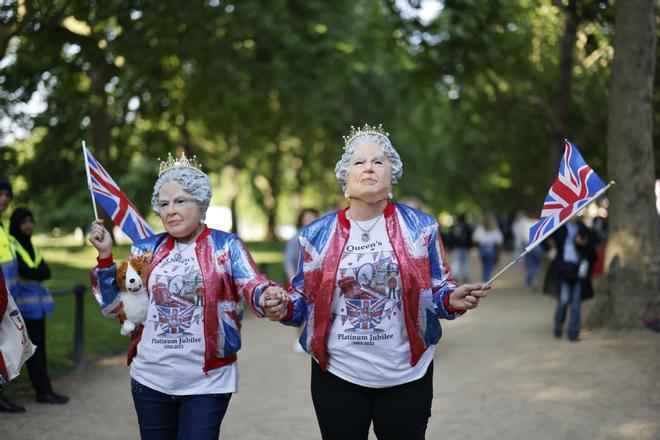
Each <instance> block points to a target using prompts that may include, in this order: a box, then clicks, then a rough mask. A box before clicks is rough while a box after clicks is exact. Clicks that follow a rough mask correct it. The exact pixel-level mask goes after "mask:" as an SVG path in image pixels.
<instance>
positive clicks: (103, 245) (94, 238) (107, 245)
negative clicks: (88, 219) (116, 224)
mask: <svg viewBox="0 0 660 440" xmlns="http://www.w3.org/2000/svg"><path fill="white" fill-rule="evenodd" d="M89 242H90V243H92V246H94V247H95V248H96V250H98V251H99V257H100V258H107V257H109V256H110V254H112V238H111V237H110V233H109V232H108V231H107V230H106V229H105V227H104V226H103V220H102V219H98V220H94V221H93V222H92V232H91V233H90V234H89Z"/></svg>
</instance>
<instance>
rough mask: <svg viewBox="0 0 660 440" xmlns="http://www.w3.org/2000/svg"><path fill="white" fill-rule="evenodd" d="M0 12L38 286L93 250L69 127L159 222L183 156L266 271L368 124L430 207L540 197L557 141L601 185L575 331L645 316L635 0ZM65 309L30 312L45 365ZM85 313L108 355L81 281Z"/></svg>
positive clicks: (349, 0) (524, 204)
mask: <svg viewBox="0 0 660 440" xmlns="http://www.w3.org/2000/svg"><path fill="white" fill-rule="evenodd" d="M0 22H1V23H2V27H1V28H0V29H1V32H0V57H1V59H0V130H1V132H0V141H1V143H0V174H2V175H4V176H6V177H8V178H9V179H10V180H11V181H12V183H13V184H14V192H15V199H14V201H13V202H12V205H11V206H10V210H11V209H12V208H15V207H18V206H21V205H27V206H29V207H30V208H31V209H32V210H33V212H34V213H35V217H36V220H37V224H38V228H39V231H40V232H41V235H40V237H39V239H38V241H37V243H40V244H41V245H42V246H43V247H44V250H45V257H46V259H47V261H48V262H49V264H50V265H51V266H52V268H53V273H54V278H53V280H51V281H50V282H49V284H48V285H49V287H51V288H53V289H60V288H67V287H71V286H72V285H73V284H76V283H86V282H87V280H88V274H87V272H88V269H89V267H90V266H92V265H94V263H95V260H94V257H95V254H94V252H93V251H92V250H91V249H90V247H89V246H88V245H87V244H85V243H84V236H82V235H81V234H78V235H76V234H74V231H75V230H76V229H77V228H81V230H83V231H84V230H85V229H86V228H87V225H88V224H89V223H90V221H91V220H92V218H93V210H92V207H91V200H90V195H89V192H88V190H87V187H86V182H85V171H84V163H83V156H82V150H81V143H82V141H83V140H84V141H86V142H87V145H88V147H89V148H90V150H91V151H92V152H93V154H94V155H95V156H96V158H97V159H98V160H99V161H100V162H101V163H102V164H103V165H104V166H105V167H106V169H107V170H108V171H109V172H110V174H111V175H112V176H113V177H114V178H115V180H116V181H117V182H118V184H119V186H120V187H121V188H122V190H123V191H124V192H125V193H126V194H127V195H128V197H129V198H130V200H131V201H132V202H133V203H134V204H135V205H136V206H137V207H138V209H139V210H140V211H141V212H142V213H143V214H145V216H146V218H147V220H148V221H149V222H150V224H151V225H152V226H154V227H155V228H156V229H157V230H160V224H159V221H158V220H157V218H155V217H154V216H153V214H152V213H151V212H150V204H149V200H150V195H151V191H152V185H153V182H154V181H155V178H156V175H157V172H158V161H157V158H159V157H160V158H164V157H166V156H167V153H169V152H171V153H180V152H185V153H186V154H187V155H189V156H192V155H196V156H197V158H198V160H199V161H200V162H201V163H202V164H203V166H204V170H205V171H206V172H208V173H209V175H210V176H211V178H212V181H213V183H214V198H213V200H212V205H213V206H215V207H221V208H219V209H221V210H222V212H225V213H228V214H229V217H230V219H229V220H227V221H226V224H227V226H228V229H230V230H232V231H233V232H237V233H239V235H241V237H243V238H244V239H246V240H247V241H248V247H249V248H250V250H251V251H252V252H253V255H254V256H255V259H256V260H257V262H258V263H259V264H261V265H262V267H263V268H265V269H266V270H267V271H268V274H269V275H270V276H272V277H273V278H274V279H282V278H283V275H282V269H281V251H282V249H283V243H282V241H281V240H282V239H283V238H285V236H286V235H287V233H288V232H287V231H290V228H291V225H292V224H293V223H294V222H295V217H296V215H297V213H298V211H299V209H300V208H302V207H308V206H311V207H316V208H318V209H319V210H321V211H327V210H330V209H335V208H336V207H337V206H338V205H341V204H343V203H345V202H344V200H343V196H342V192H341V190H340V188H339V186H338V184H337V182H336V180H335V177H334V173H333V169H334V164H335V162H336V161H337V159H338V158H339V156H340V154H341V152H342V147H343V141H342V135H345V134H347V133H348V131H349V128H350V126H351V125H355V126H358V125H362V124H363V123H370V124H379V123H382V124H383V126H384V127H385V128H386V130H387V131H389V132H390V135H391V136H390V137H391V139H392V142H393V144H394V145H395V147H396V148H397V149H398V151H399V153H400V155H401V157H402V159H403V163H404V175H403V178H402V179H401V182H400V183H399V184H398V185H397V186H396V187H395V191H394V193H395V199H399V198H401V197H416V198H417V199H419V200H421V201H422V202H423V204H424V207H425V210H426V211H427V212H429V213H431V214H434V215H437V216H438V218H439V219H441V220H442V219H448V218H450V217H449V216H451V215H455V214H456V213H458V212H467V213H468V214H469V215H470V216H471V218H472V219H473V220H477V219H478V218H479V216H480V215H481V214H482V213H483V212H484V211H486V210H495V211H497V212H498V213H500V214H502V215H503V216H512V215H513V214H514V213H516V212H518V211H519V210H527V211H529V212H533V213H538V212H540V207H541V204H542V201H543V199H544V197H545V194H546V192H547V189H548V187H549V185H550V183H551V182H552V180H553V179H554V177H555V176H556V173H557V169H558V164H559V159H560V157H561V154H562V151H563V139H564V137H566V138H568V139H569V140H571V141H572V142H573V143H575V145H577V146H578V148H580V150H581V152H582V154H583V155H584V157H585V159H586V161H587V162H588V163H589V164H590V165H591V167H592V168H593V169H594V170H595V171H596V172H597V173H599V174H600V176H601V177H602V178H603V180H606V181H609V180H616V186H615V187H614V189H612V190H610V191H609V193H608V200H609V218H608V221H609V228H610V236H609V242H608V248H607V249H608V251H607V255H606V274H605V276H604V278H603V281H602V282H601V283H599V289H598V292H597V297H596V304H597V306H594V307H591V316H590V318H589V320H588V323H589V325H590V326H592V327H593V328H598V327H599V326H607V327H609V328H611V329H615V330H616V331H623V330H624V329H635V328H640V327H641V326H642V322H643V320H644V319H647V318H651V317H654V316H658V314H660V293H659V292H660V269H659V268H660V261H659V260H658V258H660V257H659V254H660V253H659V252H658V249H659V247H658V231H659V228H658V213H657V211H656V207H655V203H656V201H655V198H654V195H653V185H654V181H655V180H656V179H657V176H658V175H659V172H658V170H659V169H660V167H659V164H660V159H659V156H660V154H659V153H658V149H657V147H656V146H657V145H658V140H659V130H658V127H659V126H660V124H659V122H660V114H659V112H658V111H657V110H655V111H654V110H653V109H654V108H655V109H657V107H658V101H659V99H660V93H658V88H657V83H658V75H657V73H656V72H657V71H656V69H655V64H656V61H657V46H656V38H657V29H658V16H657V13H656V11H655V2H653V1H650V0H645V1H636V2H633V1H619V2H615V1H589V0H585V1H577V0H552V1H551V0H493V1H488V2H481V1H476V0H464V1H450V0H446V1H432V0H426V1H424V0H421V1H420V0H417V1H415V0H409V1H405V0H391V1H385V0H381V1H379V0H334V1H321V0H305V1H302V0H274V1H269V2H263V1H258V0H240V1H235V2H227V1H221V0H208V1H195V2H186V3H185V6H184V4H183V3H182V2H179V1H172V0H170V1H167V0H165V1H146V0H143V1H138V0H135V1H117V0H108V1H102V2H89V1H76V0H73V1H58V0H54V1H28V0H18V1H5V2H0ZM5 220H6V219H5ZM127 252H128V248H127V246H126V245H124V246H122V247H120V248H119V252H118V255H117V257H118V258H123V257H126V255H127ZM72 304H73V298H72V297H70V296H69V297H67V296H64V297H59V298H58V299H57V308H56V311H55V314H54V316H53V317H52V318H49V320H48V351H49V358H50V360H49V362H50V363H51V367H52V368H53V369H54V370H55V371H62V370H64V369H66V368H70V367H71V351H72V342H71V339H72V332H71V322H72V320H73V306H72ZM86 310H87V312H86V315H85V328H86V332H85V344H86V346H85V351H86V353H87V355H88V356H89V357H94V356H100V355H103V354H107V353H113V352H117V351H118V350H121V349H123V348H124V347H125V345H126V340H125V339H124V338H122V337H120V336H119V334H118V326H117V325H116V323H115V322H113V321H112V320H104V319H103V318H101V316H100V313H96V311H97V309H96V306H95V304H94V300H93V298H92V297H91V296H89V295H88V296H87V297H86ZM27 388H28V385H27V380H26V378H25V375H22V376H21V378H20V379H19V381H18V383H17V384H16V386H13V385H12V387H9V388H8V390H7V393H8V395H9V396H11V395H12V393H19V394H20V393H21V392H23V391H25V390H26V389H27Z"/></svg>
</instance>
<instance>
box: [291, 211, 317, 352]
mask: <svg viewBox="0 0 660 440" xmlns="http://www.w3.org/2000/svg"><path fill="white" fill-rule="evenodd" d="M318 217H319V212H318V211H317V210H316V209H314V208H303V210H302V211H300V214H298V220H297V221H296V234H295V235H294V236H293V237H291V239H289V241H288V242H287V243H286V248H285V249H284V272H285V273H286V278H287V280H290V279H291V278H293V276H294V275H295V274H296V268H297V267H298V254H299V252H300V244H299V243H298V233H299V232H300V230H301V229H302V228H304V227H305V226H307V225H308V224H310V223H311V222H313V221H314V220H316V219H317V218H318ZM301 331H302V330H301V328H298V329H297V334H298V337H300V332H301ZM293 351H295V352H296V353H304V352H305V350H304V349H303V348H302V347H301V346H300V343H299V342H298V338H296V339H295V341H293Z"/></svg>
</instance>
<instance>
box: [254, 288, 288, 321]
mask: <svg viewBox="0 0 660 440" xmlns="http://www.w3.org/2000/svg"><path fill="white" fill-rule="evenodd" d="M288 303H289V295H287V293H286V291H285V290H284V289H282V288H281V287H279V286H270V287H268V288H266V290H265V291H264V293H263V294H262V295H261V297H260V298H259V305H260V306H261V307H262V308H263V309H264V311H265V312H266V316H267V317H268V319H270V320H271V321H281V320H282V319H283V318H284V317H285V316H286V313H287V311H288Z"/></svg>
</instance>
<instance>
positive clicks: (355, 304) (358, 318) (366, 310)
mask: <svg viewBox="0 0 660 440" xmlns="http://www.w3.org/2000/svg"><path fill="white" fill-rule="evenodd" d="M386 301H387V298H385V297H382V298H380V299H377V300H373V299H353V298H346V314H347V315H348V319H349V321H351V324H353V327H354V328H356V329H360V330H372V329H374V328H376V326H377V325H378V324H380V323H381V321H382V320H383V314H384V309H385V304H386Z"/></svg>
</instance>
